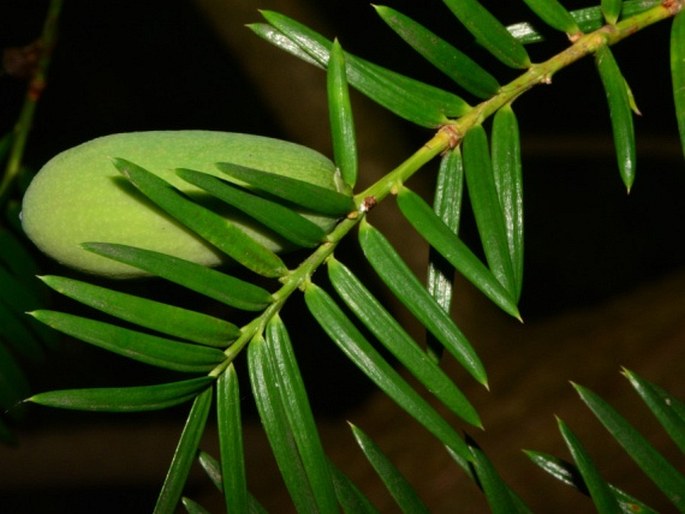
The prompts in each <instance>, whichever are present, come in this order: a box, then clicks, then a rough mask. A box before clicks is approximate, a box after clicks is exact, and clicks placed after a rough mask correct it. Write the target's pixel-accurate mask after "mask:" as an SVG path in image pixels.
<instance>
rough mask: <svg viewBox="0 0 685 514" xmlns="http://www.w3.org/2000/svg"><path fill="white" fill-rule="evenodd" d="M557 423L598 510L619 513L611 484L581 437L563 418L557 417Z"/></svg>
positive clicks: (610, 513)
mask: <svg viewBox="0 0 685 514" xmlns="http://www.w3.org/2000/svg"><path fill="white" fill-rule="evenodd" d="M557 424H558V426H559V431H560V432H561V435H562V437H563V438H564V441H566V446H567V447H568V449H569V451H570V452H571V455H572V456H573V460H574V461H575V462H576V464H577V465H578V470H579V471H580V474H581V476H582V477H583V481H584V483H585V486H586V487H587V488H588V490H589V492H590V496H591V497H592V501H593V502H594V504H595V507H597V512H599V513H600V514H618V513H619V512H620V507H619V505H618V502H617V501H616V498H615V497H614V495H613V494H612V492H611V488H610V487H609V484H608V483H607V482H606V481H605V480H604V479H603V478H602V476H601V475H600V473H599V470H598V469H597V466H596V465H595V463H594V462H593V460H592V458H591V457H590V454H589V453H588V452H587V450H586V449H585V447H584V446H583V444H582V443H581V442H580V439H578V437H577V436H576V435H575V434H574V433H573V432H572V431H571V429H570V428H569V427H568V425H567V424H566V423H564V421H563V420H561V419H557Z"/></svg>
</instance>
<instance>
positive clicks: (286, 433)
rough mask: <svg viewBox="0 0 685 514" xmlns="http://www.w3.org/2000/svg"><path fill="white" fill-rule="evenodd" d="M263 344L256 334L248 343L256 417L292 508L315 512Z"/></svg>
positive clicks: (312, 498)
mask: <svg viewBox="0 0 685 514" xmlns="http://www.w3.org/2000/svg"><path fill="white" fill-rule="evenodd" d="M266 346H267V344H266V341H265V340H264V339H263V338H262V337H261V336H257V337H255V338H254V339H253V340H252V341H251V342H250V345H249V347H248V363H249V368H250V383H251V384H252V392H253V394H254V398H255V402H256V404H257V410H258V411H259V417H260V419H261V421H262V425H263V427H264V430H265V432H266V436H267V438H268V439H269V444H270V445H271V450H272V452H273V454H274V457H275V458H276V463H277V464H278V469H279V470H280V471H281V476H282V477H283V481H284V482H285V485H286V487H287V489H288V492H289V494H290V497H291V498H292V500H293V503H294V504H295V509H296V510H297V512H318V509H317V504H316V497H315V495H314V492H313V491H312V486H311V484H310V483H309V479H308V476H307V470H306V469H305V467H304V463H303V462H302V459H301V457H300V454H299V453H298V451H297V444H296V442H295V434H294V433H293V427H291V426H290V423H289V421H288V416H287V414H286V411H285V408H286V407H285V405H284V403H283V398H282V396H281V391H280V389H279V383H278V381H277V380H275V379H274V377H275V376H276V370H275V369H274V366H273V364H272V363H271V360H270V359H269V353H268V352H269V350H268V349H267V348H266Z"/></svg>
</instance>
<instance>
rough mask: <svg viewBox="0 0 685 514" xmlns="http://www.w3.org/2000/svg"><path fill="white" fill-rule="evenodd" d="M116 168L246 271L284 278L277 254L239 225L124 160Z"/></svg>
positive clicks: (169, 212) (146, 194) (155, 201)
mask: <svg viewBox="0 0 685 514" xmlns="http://www.w3.org/2000/svg"><path fill="white" fill-rule="evenodd" d="M113 163H114V165H115V166H116V168H117V169H118V170H119V171H120V172H121V173H122V174H123V175H124V176H125V177H126V178H128V180H129V181H130V182H131V183H132V184H133V185H134V186H136V188H137V189H138V190H140V191H141V192H142V193H143V194H144V195H145V196H147V197H148V198H149V199H150V200H152V201H153V202H154V203H155V204H156V205H158V206H159V207H160V208H161V209H162V210H164V211H165V212H167V213H168V214H169V215H171V216H172V217H174V218H175V219H177V220H178V221H179V222H181V223H182V224H183V225H185V226H186V227H188V228H189V229H190V230H192V231H193V232H195V233H197V234H198V235H200V236H201V237H202V238H204V239H205V240H207V241H208V242H210V243H211V244H212V245H214V246H216V247H217V248H218V249H220V250H221V251H222V252H224V253H225V254H226V255H228V256H229V257H231V258H232V259H233V260H235V261H236V262H239V263H240V264H242V265H243V266H245V267H246V268H248V269H250V270H252V271H254V272H255V273H257V274H259V275H263V276H265V277H281V276H283V275H285V274H286V273H287V271H288V270H287V268H286V267H285V264H283V261H282V260H281V258H280V257H279V256H278V255H276V254H275V253H274V252H272V251H271V250H269V249H268V248H266V247H265V246H263V245H262V244H261V243H259V242H257V241H255V240H254V239H252V238H251V237H250V236H248V235H247V234H246V233H245V232H243V230H241V229H240V228H239V227H238V226H236V225H235V224H233V223H231V222H229V221H227V220H226V219H224V218H223V217H221V216H219V215H218V214H216V213H214V212H212V211H210V210H209V209H206V208H205V207H202V206H201V205H199V204H197V203H195V202H193V201H192V200H190V199H188V198H187V197H186V196H184V195H183V194H182V193H181V192H180V191H178V190H177V189H175V188H174V187H173V186H171V184H169V183H168V182H166V181H165V180H163V179H161V178H159V177H158V176H156V175H154V174H153V173H151V172H149V171H147V170H145V169H144V168H142V167H140V166H138V165H136V164H134V163H132V162H130V161H127V160H125V159H121V158H115V159H113Z"/></svg>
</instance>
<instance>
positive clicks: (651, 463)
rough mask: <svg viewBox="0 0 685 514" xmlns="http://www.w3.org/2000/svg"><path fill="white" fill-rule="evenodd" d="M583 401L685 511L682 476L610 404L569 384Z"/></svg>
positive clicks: (674, 502)
mask: <svg viewBox="0 0 685 514" xmlns="http://www.w3.org/2000/svg"><path fill="white" fill-rule="evenodd" d="M573 386H574V387H575V389H576V391H578V394H579V395H580V397H581V399H582V400H583V401H584V402H585V404H586V405H587V406H588V407H589V408H590V410H592V412H593V413H594V415H595V416H596V417H597V419H599V421H600V422H601V423H602V424H603V425H604V427H605V428H606V429H607V430H608V431H609V433H610V434H611V435H612V436H613V437H614V439H616V441H617V442H618V443H619V444H620V445H621V446H622V447H623V449H624V450H625V451H626V452H627V453H628V455H630V457H631V458H632V459H633V460H634V461H635V462H636V463H637V465H638V466H639V467H640V469H641V470H642V471H643V472H644V473H645V474H646V475H647V476H648V477H649V478H650V479H651V480H652V481H653V482H654V483H655V484H656V486H657V487H658V488H659V489H661V491H662V492H663V493H664V494H665V495H666V496H667V497H668V499H669V500H670V501H671V503H673V505H675V506H676V507H677V508H678V509H679V510H680V511H685V496H683V494H682V493H683V491H685V476H683V475H682V474H681V473H679V472H678V471H677V470H676V469H675V468H674V467H673V466H672V465H671V464H670V463H669V462H668V461H667V460H666V459H665V458H664V457H663V456H662V455H661V454H660V453H659V452H658V451H656V450H655V449H654V447H653V446H652V445H651V444H650V443H649V442H648V441H647V440H646V439H645V438H644V437H643V436H642V435H641V434H640V433H639V432H638V431H637V430H636V429H635V428H633V426H632V425H630V423H628V422H627V421H626V420H625V419H624V418H623V417H622V416H621V415H620V414H619V413H618V412H616V411H615V410H614V409H613V407H611V406H610V405H609V404H608V403H606V402H605V401H604V400H602V399H601V398H600V397H599V396H597V395H596V394H595V393H593V392H592V391H590V390H589V389H587V388H585V387H582V386H580V385H578V384H573Z"/></svg>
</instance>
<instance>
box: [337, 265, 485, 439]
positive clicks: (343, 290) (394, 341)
mask: <svg viewBox="0 0 685 514" xmlns="http://www.w3.org/2000/svg"><path fill="white" fill-rule="evenodd" d="M328 276H329V278H330V280H331V283H332V284H333V287H334V288H335V290H336V292H337V293H338V295H339V296H340V298H342V300H343V301H344V302H345V304H346V305H347V306H348V307H349V308H350V310H351V311H352V312H353V313H354V314H355V315H356V316H357V318H359V320H360V321H361V322H362V323H363V324H364V325H365V326H366V327H367V328H368V329H369V330H370V331H371V332H372V333H373V335H374V336H376V338H377V339H378V340H379V341H380V342H381V343H382V344H383V345H384V346H385V347H386V348H387V349H388V351H390V353H392V354H393V355H394V356H395V357H396V358H397V359H398V360H399V361H400V362H401V363H402V364H403V365H404V366H405V367H406V368H407V369H408V370H409V371H410V372H411V373H412V375H414V376H415V377H416V378H417V379H418V380H419V382H421V383H422V384H423V385H424V386H425V387H426V389H428V390H429V391H430V392H431V393H433V394H434V395H435V396H436V397H437V398H438V399H439V400H440V401H441V402H443V403H444V404H445V405H446V406H447V407H449V409H450V410H451V411H452V412H454V413H455V414H457V415H458V416H460V417H461V418H462V419H464V420H465V421H467V422H468V423H471V424H472V425H475V426H478V427H481V426H482V425H481V421H480V418H479V417H478V412H477V411H476V409H474V408H473V406H472V405H471V403H470V402H469V401H468V399H467V398H466V397H465V396H464V394H463V393H462V392H461V391H460V390H459V389H458V388H457V386H456V385H455V384H454V382H452V381H451V380H450V379H449V377H448V376H447V375H446V374H445V373H444V371H442V369H441V368H440V367H439V366H438V365H437V364H436V363H435V361H434V360H432V359H431V358H430V357H429V356H428V354H426V353H425V352H423V351H422V350H421V348H420V347H419V345H418V344H417V343H416V342H415V341H414V340H413V339H412V338H411V336H410V335H409V334H407V332H406V331H405V330H404V329H403V328H402V327H401V326H400V324H399V323H398V322H397V321H396V320H395V318H393V317H392V316H391V315H390V313H389V312H388V311H387V310H385V308H383V306H382V305H381V304H380V302H379V301H378V300H377V299H376V298H374V296H373V295H372V294H371V292H370V291H369V290H368V289H367V288H366V287H364V285H363V284H362V283H361V282H360V281H359V279H358V278H357V277H356V276H354V274H353V273H352V272H351V271H350V270H349V269H348V268H346V267H345V265H343V264H342V263H341V262H340V261H338V260H336V259H330V260H329V261H328Z"/></svg>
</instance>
